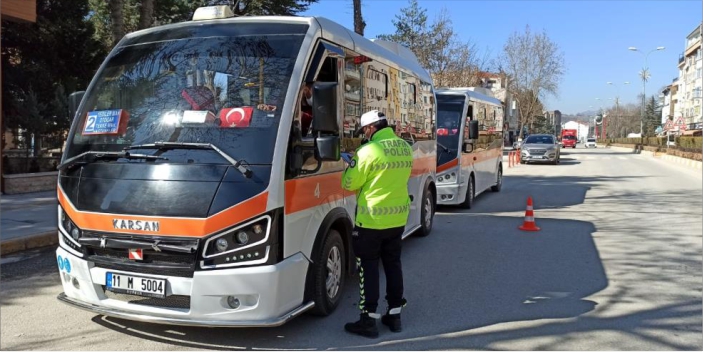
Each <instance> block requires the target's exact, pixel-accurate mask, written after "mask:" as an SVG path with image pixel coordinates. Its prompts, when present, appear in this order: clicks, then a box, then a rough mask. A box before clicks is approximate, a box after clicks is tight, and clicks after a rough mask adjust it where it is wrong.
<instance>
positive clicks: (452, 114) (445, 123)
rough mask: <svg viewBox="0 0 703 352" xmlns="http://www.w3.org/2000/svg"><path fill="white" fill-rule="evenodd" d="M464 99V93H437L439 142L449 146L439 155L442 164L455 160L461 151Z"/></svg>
mask: <svg viewBox="0 0 703 352" xmlns="http://www.w3.org/2000/svg"><path fill="white" fill-rule="evenodd" d="M464 101H465V97H464V96H463V95H437V142H438V143H439V144H441V145H443V146H444V147H446V148H447V150H445V151H444V152H443V153H442V154H441V155H440V156H439V159H438V162H439V163H440V164H442V163H444V162H447V161H450V160H453V159H454V158H456V156H457V154H458V152H459V140H460V138H461V135H462V131H461V118H462V115H463V112H464Z"/></svg>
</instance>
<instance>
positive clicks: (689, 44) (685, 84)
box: [674, 24, 703, 129]
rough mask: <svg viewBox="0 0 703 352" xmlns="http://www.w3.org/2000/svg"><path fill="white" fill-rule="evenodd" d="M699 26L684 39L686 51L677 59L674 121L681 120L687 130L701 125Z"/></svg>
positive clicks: (702, 59)
mask: <svg viewBox="0 0 703 352" xmlns="http://www.w3.org/2000/svg"><path fill="white" fill-rule="evenodd" d="M702 30H703V24H699V25H698V26H696V28H695V29H694V30H693V31H692V32H691V33H690V34H689V35H688V36H687V37H686V50H685V51H684V52H683V53H682V54H681V56H680V57H679V65H678V67H679V80H678V82H679V91H678V95H679V97H678V102H677V106H676V112H675V114H674V121H678V119H679V117H682V118H683V121H684V122H685V124H686V127H687V129H699V128H701V126H702V125H703V109H701V104H703V99H702V97H703V53H702V50H701V31H702Z"/></svg>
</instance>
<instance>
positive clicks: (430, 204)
mask: <svg viewBox="0 0 703 352" xmlns="http://www.w3.org/2000/svg"><path fill="white" fill-rule="evenodd" d="M434 212H435V203H434V196H433V195H432V192H431V191H430V190H429V189H428V188H427V186H425V190H424V191H423V192H422V210H421V211H420V230H419V231H418V232H417V234H418V235H419V236H420V237H425V236H427V235H429V234H430V232H432V224H433V222H434V221H433V220H434Z"/></svg>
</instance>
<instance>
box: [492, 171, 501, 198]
mask: <svg viewBox="0 0 703 352" xmlns="http://www.w3.org/2000/svg"><path fill="white" fill-rule="evenodd" d="M501 188H503V165H500V166H498V175H497V177H496V184H495V186H491V191H493V192H500V189H501Z"/></svg>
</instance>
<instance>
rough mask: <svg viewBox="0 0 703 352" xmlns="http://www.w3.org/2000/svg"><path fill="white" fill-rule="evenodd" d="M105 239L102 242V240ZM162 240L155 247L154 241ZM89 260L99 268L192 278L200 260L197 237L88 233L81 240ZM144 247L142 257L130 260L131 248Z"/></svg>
mask: <svg viewBox="0 0 703 352" xmlns="http://www.w3.org/2000/svg"><path fill="white" fill-rule="evenodd" d="M103 238H104V239H106V240H104V241H101V239H103ZM157 241H158V243H159V245H158V246H156V247H152V246H151V244H152V243H157ZM80 242H81V244H82V245H83V248H84V250H85V253H86V260H88V261H90V262H93V263H94V264H95V266H96V267H98V268H104V269H110V270H119V271H125V272H129V273H135V274H149V275H162V276H178V277H193V274H194V272H195V264H196V262H197V248H198V243H199V241H198V240H197V239H174V238H168V239H164V238H162V239H156V238H130V237H128V236H120V235H114V234H105V233H96V232H86V233H85V234H84V238H81V240H80ZM132 247H135V248H141V249H142V259H141V260H134V259H129V248H132Z"/></svg>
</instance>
